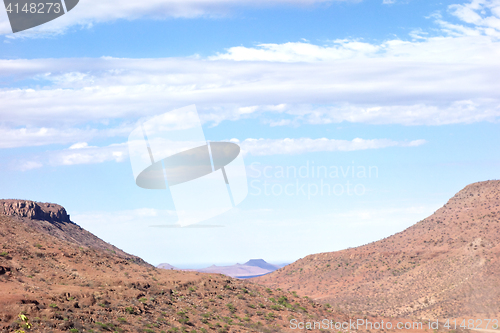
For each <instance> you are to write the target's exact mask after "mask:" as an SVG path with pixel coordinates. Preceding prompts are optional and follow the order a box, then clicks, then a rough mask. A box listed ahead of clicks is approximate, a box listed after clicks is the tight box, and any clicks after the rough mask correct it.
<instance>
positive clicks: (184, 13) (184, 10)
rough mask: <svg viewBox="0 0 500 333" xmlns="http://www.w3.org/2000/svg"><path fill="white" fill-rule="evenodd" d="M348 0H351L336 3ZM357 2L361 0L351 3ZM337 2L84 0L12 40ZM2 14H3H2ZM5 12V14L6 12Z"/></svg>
mask: <svg viewBox="0 0 500 333" xmlns="http://www.w3.org/2000/svg"><path fill="white" fill-rule="evenodd" d="M336 1H349V0H336ZM352 1H354V2H358V0H352ZM326 2H335V0H210V1H207V0H151V1H146V2H144V1H142V2H138V1H132V0H108V1H99V0H85V1H80V3H79V4H78V6H77V7H75V9H73V10H72V11H71V12H69V13H68V14H66V15H64V16H61V17H59V18H58V19H57V20H54V21H51V22H48V23H46V24H44V25H42V26H40V27H37V28H34V29H31V30H28V31H26V32H24V33H17V34H15V35H11V37H12V38H19V37H21V38H22V37H26V36H29V37H36V36H37V35H40V34H41V33H45V34H54V33H56V34H57V33H61V32H62V31H64V30H65V29H67V28H68V27H71V26H74V25H79V26H92V25H93V24H94V23H100V22H109V21H115V20H119V19H125V20H135V19H140V18H149V19H166V18H179V17H182V18H195V17H202V16H212V17H220V16H226V15H228V14H229V13H230V11H231V10H232V9H233V8H234V7H235V6H239V7H262V6H265V7H268V6H274V5H282V4H290V5H314V4H317V3H326ZM1 12H3V11H0V13H1ZM4 13H5V12H4ZM11 32H12V30H11V29H10V25H9V23H8V21H7V15H1V16H0V34H7V33H11Z"/></svg>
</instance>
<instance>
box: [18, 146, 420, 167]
mask: <svg viewBox="0 0 500 333" xmlns="http://www.w3.org/2000/svg"><path fill="white" fill-rule="evenodd" d="M230 141H231V142H235V143H238V144H239V145H240V147H241V148H242V151H243V153H244V154H251V155H254V156H263V155H282V154H286V155H297V154H305V153H310V152H332V151H354V150H365V149H381V148H387V147H417V146H420V145H423V144H425V143H426V141H425V140H414V141H409V142H399V141H393V140H388V139H373V140H365V139H360V138H356V139H354V140H352V141H348V140H335V139H326V138H322V139H310V138H300V139H288V138H287V139H246V140H243V141H241V142H240V141H239V140H238V139H231V140H230ZM169 155H171V154H169V153H165V154H163V155H162V156H169ZM128 158H129V152H128V146H127V143H119V144H112V145H108V146H104V147H94V146H89V145H88V144H87V143H86V142H79V143H76V144H73V145H71V146H70V147H69V148H68V149H63V150H55V151H49V152H46V153H44V154H43V155H40V156H35V157H34V158H33V159H32V160H27V161H26V160H24V161H20V162H18V163H17V164H16V166H15V167H16V168H18V169H19V170H21V171H28V170H32V169H36V168H41V167H43V166H44V165H50V166H71V165H81V164H98V163H104V162H111V161H114V162H118V163H120V162H125V161H128Z"/></svg>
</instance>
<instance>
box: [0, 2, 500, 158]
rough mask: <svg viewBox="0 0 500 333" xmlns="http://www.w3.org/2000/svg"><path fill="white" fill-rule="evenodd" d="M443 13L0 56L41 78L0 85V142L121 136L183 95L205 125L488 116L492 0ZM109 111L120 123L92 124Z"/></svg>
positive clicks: (493, 93)
mask: <svg viewBox="0 0 500 333" xmlns="http://www.w3.org/2000/svg"><path fill="white" fill-rule="evenodd" d="M483 10H486V11H485V13H486V14H483ZM471 11H472V12H471ZM450 12H451V13H452V14H453V15H455V16H456V17H457V18H458V19H460V20H462V21H461V22H462V23H463V24H452V23H449V22H446V21H444V20H443V18H442V17H441V16H439V15H437V14H436V15H435V16H434V19H435V20H436V22H437V23H438V24H439V26H440V27H441V29H442V32H443V35H442V36H437V37H436V36H434V37H429V35H428V34H426V33H425V32H423V31H420V30H415V31H413V32H412V36H414V37H415V40H413V41H403V40H399V39H394V40H388V41H385V42H383V43H380V44H371V43H366V42H363V41H356V40H335V41H333V42H331V43H327V44H325V45H313V44H310V43H307V42H303V41H301V42H296V43H285V44H262V45H258V46H256V47H253V48H252V47H235V48H230V49H228V50H227V52H225V53H221V54H218V55H216V56H214V57H213V58H210V59H211V60H210V59H200V58H167V59H117V58H108V57H105V58H98V59H33V60H23V59H21V60H0V73H1V74H0V75H1V76H2V80H3V81H5V82H10V80H15V81H12V82H23V81H30V80H36V81H38V83H39V84H38V86H40V87H41V88H38V87H37V88H35V89H32V88H22V87H8V86H7V88H3V89H1V90H0V100H1V101H2V108H3V109H5V110H15V112H2V114H1V115H0V126H1V127H0V134H1V135H0V136H1V137H2V140H0V148H8V147H22V146H30V145H46V144H53V143H59V144H73V143H75V142H90V141H91V140H92V139H93V138H95V137H96V136H108V137H109V136H113V135H114V136H126V135H128V133H129V132H130V130H131V128H133V127H132V126H129V125H127V124H130V123H131V122H136V121H137V120H138V119H139V118H142V117H149V116H154V115H157V114H162V113H164V112H166V111H168V110H174V109H176V108H179V107H183V106H186V105H190V104H196V105H197V106H198V110H199V111H200V117H201V119H202V121H203V122H205V123H211V124H218V123H220V122H222V121H225V120H231V121H236V120H239V119H245V118H258V119H259V120H260V121H262V122H263V123H265V124H269V125H270V126H298V125H300V124H303V123H306V124H331V123H340V122H343V121H347V122H356V123H366V124H401V125H408V126H410V125H444V124H458V123H466V124H468V123H474V122H484V121H488V122H497V121H498V120H499V118H500V93H499V91H500V81H499V80H498V78H497V76H498V75H497V73H498V72H500V63H499V62H498V59H499V58H500V41H499V40H498V39H497V38H496V37H494V35H492V34H491V32H490V33H488V31H489V30H487V29H493V30H495V29H496V28H495V24H496V23H495V22H496V19H497V18H498V15H500V14H499V13H500V6H499V5H498V1H473V2H471V3H470V4H465V5H457V6H451V7H450ZM490 12H491V13H492V14H491V15H490V14H488V13H490ZM477 15H479V16H480V19H478V17H477ZM488 15H489V16H488ZM469 22H470V23H469ZM495 31H497V30H495ZM12 84H15V83H12ZM173 120H174V121H175V120H176V119H173ZM127 121H128V123H127ZM109 122H111V123H112V124H114V123H116V122H122V123H124V125H119V126H117V127H116V128H114V129H107V130H95V128H97V124H101V123H102V124H107V123H109ZM20 127H21V128H20ZM108 127H110V126H109V125H108Z"/></svg>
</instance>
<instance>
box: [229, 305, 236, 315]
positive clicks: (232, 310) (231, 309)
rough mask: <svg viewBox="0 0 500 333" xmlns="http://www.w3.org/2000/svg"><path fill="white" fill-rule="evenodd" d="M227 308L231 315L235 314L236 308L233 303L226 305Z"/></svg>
mask: <svg viewBox="0 0 500 333" xmlns="http://www.w3.org/2000/svg"><path fill="white" fill-rule="evenodd" d="M227 308H228V309H229V311H231V313H235V312H236V308H235V307H234V305H233V303H229V304H227Z"/></svg>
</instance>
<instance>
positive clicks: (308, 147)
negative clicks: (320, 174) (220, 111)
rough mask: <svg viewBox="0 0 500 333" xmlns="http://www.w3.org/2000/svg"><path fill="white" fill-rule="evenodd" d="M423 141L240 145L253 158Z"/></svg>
mask: <svg viewBox="0 0 500 333" xmlns="http://www.w3.org/2000/svg"><path fill="white" fill-rule="evenodd" d="M425 143H426V141H425V140H415V141H410V142H398V141H393V140H388V139H373V140H365V139H360V138H356V139H354V140H352V141H349V140H335V139H327V138H322V139H310V138H300V139H246V140H244V141H243V142H241V143H240V145H241V148H242V150H243V152H245V153H249V154H251V155H254V156H262V155H281V154H283V155H295V154H304V153H311V152H333V151H355V150H366V149H381V148H388V147H416V146H420V145H423V144H425Z"/></svg>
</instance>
